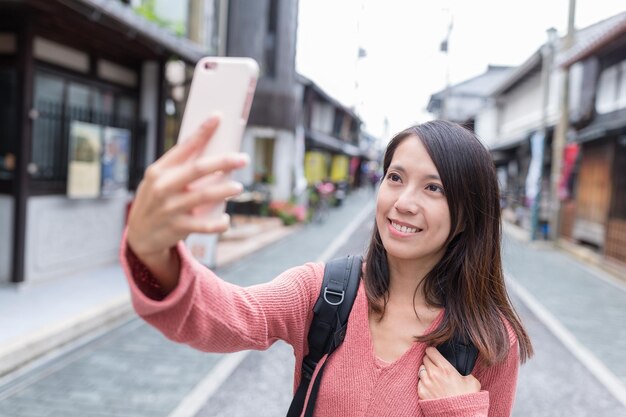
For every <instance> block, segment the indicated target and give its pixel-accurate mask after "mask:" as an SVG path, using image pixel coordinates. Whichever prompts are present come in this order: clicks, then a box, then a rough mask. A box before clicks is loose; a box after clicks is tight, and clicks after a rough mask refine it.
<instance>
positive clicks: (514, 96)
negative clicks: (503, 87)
mask: <svg viewBox="0 0 626 417" xmlns="http://www.w3.org/2000/svg"><path fill="white" fill-rule="evenodd" d="M541 106H542V91H541V74H540V73H537V74H535V75H533V76H532V77H531V78H529V79H527V80H525V81H524V82H522V83H521V84H520V85H518V86H517V88H515V89H514V90H512V91H510V92H509V93H508V94H506V95H505V96H503V97H502V111H501V114H500V116H501V119H500V121H501V125H500V134H499V135H498V136H499V138H498V139H499V140H498V143H506V142H508V141H510V140H513V139H517V138H518V137H519V136H521V135H524V134H525V133H527V132H528V131H529V130H532V129H536V128H537V127H539V125H540V124H541Z"/></svg>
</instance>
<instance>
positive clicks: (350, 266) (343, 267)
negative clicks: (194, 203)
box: [287, 256, 363, 417]
mask: <svg viewBox="0 0 626 417" xmlns="http://www.w3.org/2000/svg"><path fill="white" fill-rule="evenodd" d="M362 262H363V259H362V258H361V257H360V256H347V257H344V258H339V259H334V260H332V261H330V262H328V263H327V264H326V266H325V268H324V279H323V281H322V288H321V290H320V295H319V297H318V299H317V302H316V303H315V306H314V307H313V320H312V321H311V327H310V328H309V334H308V345H309V354H308V355H307V356H306V357H304V359H303V361H302V377H301V379H300V385H299V386H298V389H297V390H296V394H295V396H294V398H293V400H292V402H291V406H290V407H289V412H288V413H287V417H300V415H301V414H302V410H303V408H304V401H305V399H306V394H307V391H308V389H309V385H310V383H311V379H312V378H313V373H314V372H315V369H316V368H317V364H318V363H319V361H320V360H321V359H322V358H323V357H324V355H326V354H328V355H330V354H331V353H333V351H334V350H335V349H336V348H337V347H338V346H339V345H341V343H342V342H343V339H344V338H345V336H346V328H347V326H348V317H349V316H350V311H351V310H352V305H353V304H354V299H355V298H356V294H357V291H358V289H359V282H360V278H361V264H362ZM325 364H326V362H324V365H325ZM323 368H324V366H322V367H321V368H320V370H319V371H318V374H317V377H316V378H315V382H314V384H313V389H312V390H311V395H310V396H309V401H308V403H307V410H306V414H305V415H306V416H307V417H308V416H311V415H313V410H314V408H315V400H316V397H317V391H318V389H319V381H320V380H321V377H322V374H323V370H324V369H323Z"/></svg>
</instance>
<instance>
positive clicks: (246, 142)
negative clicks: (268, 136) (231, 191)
mask: <svg viewBox="0 0 626 417" xmlns="http://www.w3.org/2000/svg"><path fill="white" fill-rule="evenodd" d="M256 137H257V129H255V128H254V127H252V128H250V127H249V128H247V129H246V130H245V132H244V134H243V140H242V141H241V152H245V153H247V154H248V155H249V156H250V164H248V166H247V167H245V168H243V169H240V170H238V171H235V173H234V174H233V179H235V180H237V181H239V182H240V183H242V184H243V185H246V186H248V185H251V184H252V183H253V182H254V166H253V164H254V149H255V147H254V144H255V140H256Z"/></svg>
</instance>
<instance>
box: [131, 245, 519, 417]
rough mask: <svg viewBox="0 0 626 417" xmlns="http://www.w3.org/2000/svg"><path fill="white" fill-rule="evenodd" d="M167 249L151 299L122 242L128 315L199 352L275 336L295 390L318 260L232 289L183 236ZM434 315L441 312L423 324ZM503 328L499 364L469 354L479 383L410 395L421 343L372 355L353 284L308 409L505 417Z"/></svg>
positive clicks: (335, 413)
mask: <svg viewBox="0 0 626 417" xmlns="http://www.w3.org/2000/svg"><path fill="white" fill-rule="evenodd" d="M176 250H177V252H178V255H179V256H180V259H181V271H180V279H179V283H178V286H177V287H176V288H175V289H174V290H173V291H172V292H171V293H170V294H169V295H167V297H165V298H164V299H163V300H160V301H157V300H154V299H153V298H150V297H148V296H147V295H146V294H144V292H142V290H141V289H140V287H141V288H143V289H144V291H145V288H146V287H145V285H144V284H145V283H144V284H142V283H141V282H139V281H136V280H137V279H138V278H139V277H138V276H137V275H141V274H138V273H137V270H138V269H137V268H138V266H139V267H141V266H142V265H137V263H138V261H137V260H136V259H133V257H132V256H129V254H128V252H127V246H126V240H125V239H124V240H123V242H122V251H121V261H122V265H123V267H124V270H125V273H126V275H127V278H128V283H129V285H130V290H131V295H132V302H133V306H134V308H135V310H136V311H137V313H138V314H139V315H140V316H141V317H142V318H143V319H144V320H145V321H147V322H148V323H150V324H151V325H153V326H154V327H156V328H157V329H158V330H160V331H161V332H162V333H163V334H164V335H165V336H166V337H167V338H169V339H171V340H174V341H176V342H180V343H186V344H188V345H190V346H193V347H194V348H197V349H200V350H202V351H207V352H234V351H239V350H244V349H258V350H263V349H267V348H268V347H269V346H270V345H272V344H273V343H274V342H275V341H277V340H279V339H280V340H284V341H285V342H287V343H289V344H290V345H292V346H293V349H294V353H295V356H296V366H295V377H294V389H295V388H296V387H297V385H298V383H299V381H300V366H301V363H302V358H303V357H304V356H305V355H306V353H307V344H306V337H307V332H308V328H309V325H310V322H311V319H312V316H313V315H312V311H313V305H314V303H315V300H316V299H317V296H318V294H319V289H320V286H321V281H322V277H323V272H324V266H323V265H322V264H319V263H309V264H305V265H303V266H299V267H296V268H292V269H289V270H287V271H285V272H284V273H282V274H281V275H279V276H278V277H276V278H275V279H274V280H273V281H271V282H268V283H265V284H260V285H254V286H251V287H247V288H241V287H238V286H236V285H233V284H230V283H228V282H225V281H223V280H221V279H220V278H218V277H217V276H216V275H215V274H214V273H213V272H212V271H210V270H209V269H207V268H206V267H204V266H203V265H201V264H199V263H198V262H197V261H195V260H194V259H193V257H192V256H191V255H190V254H189V252H188V251H187V250H186V248H185V246H184V245H183V243H182V242H181V243H179V244H178V246H177V248H176ZM131 271H133V272H131ZM133 273H134V274H135V276H134V277H133ZM251 273H254V272H253V271H251ZM142 279H144V280H145V277H143V278H142ZM441 319H442V315H440V316H439V318H438V319H437V320H436V321H435V322H434V323H433V324H432V325H431V329H433V328H434V327H435V326H436V325H437V324H438V323H439V322H440V321H441ZM509 336H510V346H511V348H510V349H509V355H508V357H507V358H506V360H505V361H504V362H501V363H499V364H497V365H495V366H492V367H489V368H486V367H484V366H483V365H482V363H481V360H480V359H479V360H478V363H477V365H476V368H475V369H474V372H473V375H474V376H475V377H476V378H478V380H480V382H481V385H482V391H481V392H479V393H475V394H467V395H460V396H455V397H447V398H441V399H436V400H421V399H420V398H419V397H418V395H417V383H418V377H417V371H418V367H419V365H420V364H421V363H422V360H423V357H424V350H425V348H426V346H425V345H424V344H423V343H414V344H413V346H412V347H411V348H409V349H408V350H407V351H406V352H405V353H404V355H402V356H401V357H400V358H399V359H397V360H396V361H395V362H393V363H390V364H389V363H385V362H383V361H381V360H379V359H377V358H376V356H375V354H374V349H373V344H372V340H371V334H370V329H369V321H368V302H367V297H366V296H365V291H364V288H363V284H361V286H360V288H359V291H358V294H357V298H356V300H355V303H354V307H353V309H352V312H351V314H350V318H349V321H348V329H347V335H346V338H345V341H344V342H343V344H342V345H341V346H340V347H339V348H338V349H337V350H336V351H335V352H334V353H333V355H332V356H331V357H330V358H329V359H328V364H327V365H326V369H325V371H324V378H323V380H322V382H321V385H320V389H319V394H318V398H317V404H316V409H315V416H316V417H357V416H359V417H361V416H368V417H369V416H371V417H385V416H389V417H392V416H393V417H397V416H427V417H435V416H437V417H439V416H441V417H443V416H448V417H450V416H452V417H479V416H481V417H482V416H494V417H495V416H498V417H499V416H510V415H511V409H512V406H513V399H514V396H515V386H516V381H517V372H518V366H519V356H518V349H517V341H516V338H515V335H514V333H513V332H512V330H511V328H510V327H509Z"/></svg>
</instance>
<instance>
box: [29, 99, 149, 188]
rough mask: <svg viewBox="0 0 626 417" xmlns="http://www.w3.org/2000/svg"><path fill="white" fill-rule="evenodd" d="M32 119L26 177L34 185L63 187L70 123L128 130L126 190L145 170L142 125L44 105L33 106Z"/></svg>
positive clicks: (144, 145)
mask: <svg viewBox="0 0 626 417" xmlns="http://www.w3.org/2000/svg"><path fill="white" fill-rule="evenodd" d="M32 117H33V119H34V122H33V141H32V153H31V164H30V165H29V173H30V175H31V178H32V179H33V181H34V182H38V183H45V184H47V185H48V186H50V188H51V189H60V188H64V187H65V184H66V182H67V168H68V158H69V138H70V131H71V126H72V122H74V121H80V122H86V123H93V124H97V125H101V126H110V127H116V128H122V129H128V130H130V132H131V138H130V144H129V145H130V149H129V152H130V155H129V165H130V166H129V188H130V189H134V188H135V187H136V185H137V184H138V183H139V181H140V180H141V177H142V175H143V171H144V169H145V156H146V149H145V148H146V137H145V132H146V122H139V121H137V120H136V119H133V118H128V117H122V116H118V115H115V114H111V113H106V112H96V111H93V110H90V109H87V108H83V107H75V106H63V105H62V104H58V103H50V102H45V101H39V102H38V103H37V108H36V110H35V112H34V114H32Z"/></svg>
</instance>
